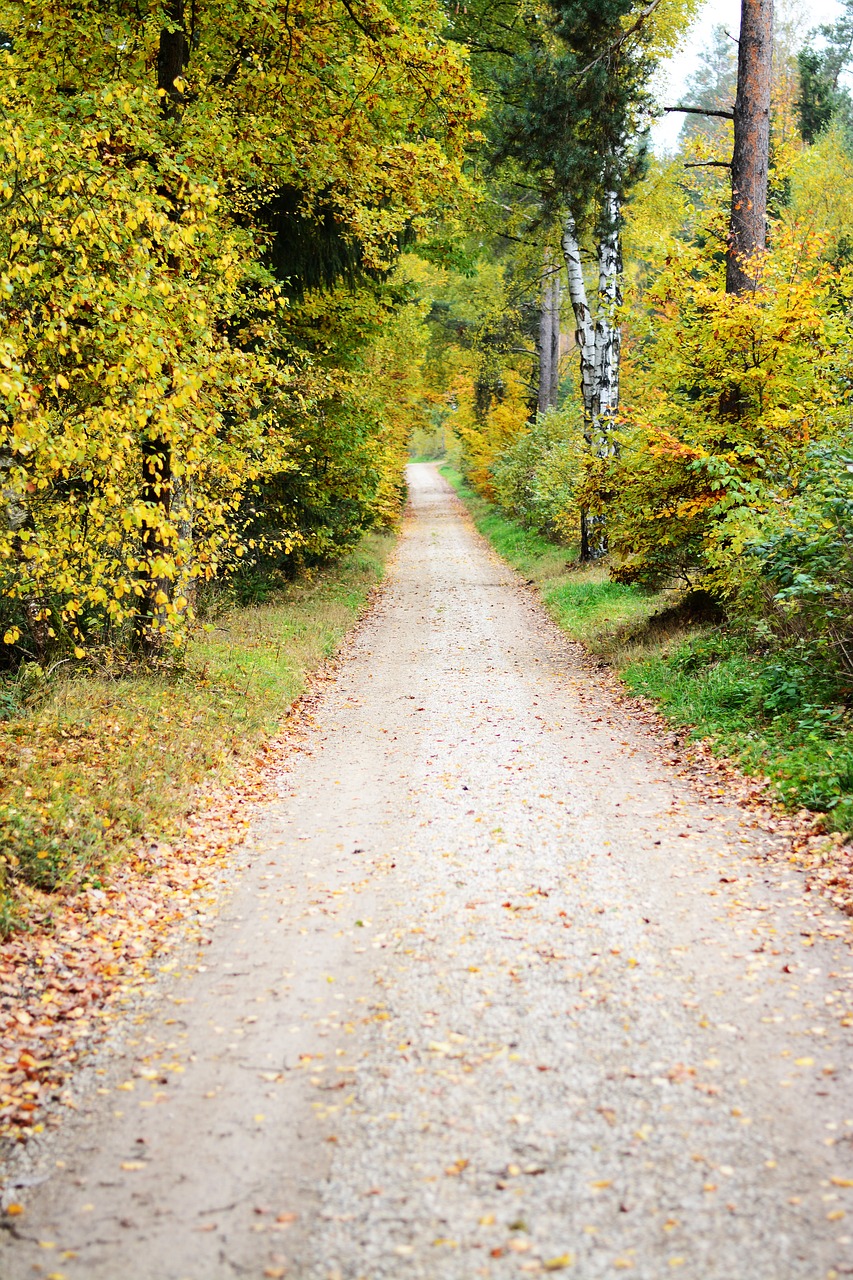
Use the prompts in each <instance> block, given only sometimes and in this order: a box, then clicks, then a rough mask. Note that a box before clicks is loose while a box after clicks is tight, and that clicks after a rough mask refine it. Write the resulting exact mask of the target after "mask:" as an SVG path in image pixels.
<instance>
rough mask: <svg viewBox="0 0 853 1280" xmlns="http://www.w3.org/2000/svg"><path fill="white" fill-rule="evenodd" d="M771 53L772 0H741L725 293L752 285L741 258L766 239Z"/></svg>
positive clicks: (762, 243) (747, 288)
mask: <svg viewBox="0 0 853 1280" xmlns="http://www.w3.org/2000/svg"><path fill="white" fill-rule="evenodd" d="M772 57H773V0H741V21H740V43H739V46H738V66H737V96H736V98H735V111H734V125H735V139H734V152H733V155H732V212H731V222H730V229H729V248H728V258H727V262H726V293H745V292H746V291H747V290H749V289H753V288H754V287H755V281H754V280H753V279H752V278H751V277H750V275H749V274H748V271H747V270H744V259H747V258H748V257H749V255H750V254H752V253H754V252H755V251H756V250H758V249H763V248H764V246H765V244H766V235H767V230H766V219H767V169H768V164H769V157H770V86H771V73H772Z"/></svg>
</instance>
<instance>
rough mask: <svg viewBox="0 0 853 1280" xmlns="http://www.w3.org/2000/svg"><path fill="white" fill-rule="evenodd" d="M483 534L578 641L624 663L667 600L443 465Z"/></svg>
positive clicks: (443, 471)
mask: <svg viewBox="0 0 853 1280" xmlns="http://www.w3.org/2000/svg"><path fill="white" fill-rule="evenodd" d="M441 473H442V475H443V476H445V477H446V479H448V480H449V481H450V483H451V484H452V485H453V487H454V489H455V490H456V492H457V493H458V494H459V496H460V498H461V499H462V501H463V502H464V503H465V505H466V506H467V508H468V510H469V511H470V513H471V515H472V517H473V519H474V523H475V525H476V526H477V528H478V529H479V531H480V533H482V534H483V535H484V537H486V538H488V540H489V541H490V542H491V544H492V546H493V547H494V548H495V550H496V551H497V552H498V554H499V555H500V556H502V557H503V559H504V560H506V561H507V562H508V563H509V564H511V565H512V567H513V568H514V569H517V570H518V572H519V573H521V574H523V575H524V577H525V578H527V580H528V581H529V582H533V583H535V584H536V586H537V587H538V588H539V590H540V591H541V592H542V598H543V600H544V601H545V605H546V607H547V608H548V610H549V612H550V613H551V614H552V615H553V617H554V618H555V619H556V621H557V622H558V623H559V624H560V626H561V627H562V628H563V630H564V631H566V632H567V633H568V634H569V635H570V636H571V637H572V639H573V640H580V641H581V642H582V643H583V644H585V645H586V646H587V648H589V649H590V650H591V651H592V652H593V653H595V654H596V656H598V657H601V658H605V659H606V660H607V661H610V662H613V663H614V664H617V665H618V664H620V663H621V662H622V660H624V658H625V655H626V654H629V653H631V654H632V653H633V652H634V649H635V647H636V643H637V642H636V641H635V640H634V638H633V637H634V634H635V632H636V631H638V630H639V631H641V630H642V627H643V625H644V624H645V623H646V622H647V621H648V619H649V618H650V617H652V615H653V614H655V613H656V612H658V611H659V610H660V609H661V608H662V607H663V606H664V605H665V604H666V602H667V597H666V595H665V593H660V594H658V595H649V594H648V593H646V592H642V591H639V590H638V589H637V588H636V587H631V586H625V585H623V584H622V583H619V582H611V581H610V578H609V576H608V572H607V569H606V568H605V567H604V566H602V565H591V566H590V567H588V568H583V567H580V566H578V565H577V564H576V563H575V559H576V552H575V551H573V550H570V549H568V548H566V547H560V546H557V545H556V544H555V543H553V542H551V541H550V540H549V539H548V538H544V537H543V536H542V535H541V534H539V533H536V532H535V531H533V530H531V529H525V528H524V527H523V526H522V525H520V524H518V523H517V522H516V521H515V520H511V519H509V517H507V516H505V515H503V514H502V513H501V512H500V511H499V510H498V509H497V507H494V506H492V504H491V503H489V502H486V501H485V500H484V499H483V498H481V497H480V496H479V495H478V494H476V493H475V492H474V490H473V489H471V488H470V486H469V485H467V484H466V483H465V481H464V480H463V478H462V476H461V475H460V474H459V472H458V471H454V470H453V468H452V467H442V468H441Z"/></svg>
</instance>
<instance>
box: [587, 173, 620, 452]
mask: <svg viewBox="0 0 853 1280" xmlns="http://www.w3.org/2000/svg"><path fill="white" fill-rule="evenodd" d="M619 212H620V210H619V198H618V196H617V195H616V194H615V193H613V192H610V193H608V195H607V200H606V209H605V213H606V219H607V221H606V228H605V231H604V234H603V235H602V237H601V241H600V243H599V246H598V310H597V315H596V322H595V357H594V362H595V396H594V400H593V415H592V416H593V422H594V424H595V426H596V427H597V428H598V431H599V432H603V433H605V435H606V432H607V429H608V425H609V423H610V422H612V419H613V416H614V414H615V413H616V410H617V408H618V405H619V357H620V355H621V349H622V330H621V328H620V325H619V307H620V305H621V303H622V262H621V257H622V254H621V237H620V234H619ZM602 447H603V449H604V451H605V452H610V449H609V447H608V446H607V445H606V443H605V442H604V440H602Z"/></svg>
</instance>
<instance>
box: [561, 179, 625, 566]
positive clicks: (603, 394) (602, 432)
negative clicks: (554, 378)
mask: <svg viewBox="0 0 853 1280" xmlns="http://www.w3.org/2000/svg"><path fill="white" fill-rule="evenodd" d="M619 214H620V209H619V200H618V197H617V196H616V195H615V194H611V195H608V197H607V209H606V223H605V227H604V230H603V233H602V237H601V241H600V243H599V246H598V306H597V313H596V320H595V322H594V323H593V319H592V314H591V312H590V309H589V301H588V299H587V292H586V282H585V280H584V278H583V267H582V263H581V256H580V245H579V244H578V239H577V231H576V228H575V222H574V219H573V218H572V217H571V215H570V214H569V215H567V217H566V220H565V223H564V224H563V254H564V256H565V259H566V271H567V273H568V278H569V297H570V299H571V303H572V310H573V312H574V316H575V325H576V330H575V337H576V340H577V344H578V351H579V353H580V372H581V400H582V402H583V415H584V437H585V439H586V444H587V448H588V449H589V451H590V453H591V454H595V455H597V456H599V457H604V456H607V455H608V454H610V453H612V451H613V445H612V442H611V441H610V440H609V438H608V426H609V424H610V423H611V422H612V419H613V415H614V414H615V412H616V409H617V406H618V403H619V359H620V355H621V349H622V331H621V329H620V327H619V323H618V321H619V316H618V311H619V307H620V305H621V302H622V253H621V236H620V232H619ZM580 525H581V528H580V533H581V548H580V558H581V560H582V561H587V560H594V559H596V558H597V557H598V556H600V555H603V554H604V553H605V552H606V550H607V536H606V530H605V525H604V519H603V517H602V516H601V515H598V514H594V513H592V512H590V511H588V510H586V508H581V519H580Z"/></svg>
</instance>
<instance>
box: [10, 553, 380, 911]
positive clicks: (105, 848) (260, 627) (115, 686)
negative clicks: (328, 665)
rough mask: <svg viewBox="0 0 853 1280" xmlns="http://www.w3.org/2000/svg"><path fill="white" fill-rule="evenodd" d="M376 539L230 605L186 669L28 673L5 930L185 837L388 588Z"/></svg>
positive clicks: (20, 698) (13, 724)
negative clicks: (140, 849) (208, 786)
mask: <svg viewBox="0 0 853 1280" xmlns="http://www.w3.org/2000/svg"><path fill="white" fill-rule="evenodd" d="M393 545H394V538H393V537H392V536H391V535H371V536H369V537H368V538H366V539H365V540H364V541H363V543H362V544H361V545H360V546H359V548H357V549H356V550H355V551H354V552H353V553H351V554H350V555H349V556H347V557H346V558H345V559H344V560H342V561H341V562H340V563H339V564H337V565H335V566H333V567H331V568H329V569H326V570H323V571H320V572H316V573H315V574H314V575H313V576H311V577H306V578H305V579H303V580H301V581H298V582H296V583H294V584H292V585H289V586H288V587H286V588H285V589H283V590H280V591H278V592H277V593H276V594H275V595H274V596H273V597H272V598H271V599H270V601H269V602H268V603H266V604H262V605H254V606H249V607H244V608H234V609H232V610H230V611H228V612H226V613H225V614H224V615H223V616H221V617H220V618H218V619H217V620H216V621H215V623H214V624H213V630H212V631H210V632H209V633H201V634H200V635H199V637H198V638H197V639H196V640H195V641H194V643H193V644H192V645H191V648H190V652H189V655H188V659H187V663H186V666H185V667H184V668H183V669H180V670H177V669H176V670H173V671H165V672H152V671H148V672H146V671H144V670H138V669H137V670H135V671H134V670H127V669H125V670H116V671H110V670H106V669H104V670H100V671H89V672H85V671H82V670H81V671H78V672H76V673H73V674H71V675H68V674H65V673H66V672H67V671H68V668H67V667H60V668H59V669H58V671H57V672H56V673H55V675H54V676H53V677H52V678H44V677H42V676H41V673H40V672H38V669H37V668H36V669H35V670H33V669H32V668H28V669H26V670H25V671H24V672H23V673H21V674H19V676H18V677H17V678H16V680H15V681H13V682H9V683H7V685H6V686H5V687H4V688H3V689H2V695H3V696H2V697H0V707H2V708H4V709H5V712H6V715H7V719H6V720H5V722H3V723H0V849H2V853H0V933H2V932H6V931H8V929H9V928H10V927H12V925H13V924H14V923H15V921H16V919H17V918H18V917H19V916H20V914H21V909H22V906H23V905H24V903H25V900H26V898H27V895H28V894H31V893H32V892H33V891H35V892H36V893H50V894H52V893H56V892H61V891H67V890H71V889H73V888H74V887H75V886H78V885H80V884H83V883H94V884H97V883H98V882H99V881H100V880H101V879H102V878H103V877H105V876H106V875H108V873H109V869H110V867H111V866H112V865H114V864H115V862H116V861H117V860H118V859H120V858H121V857H122V856H123V855H124V854H126V853H127V852H128V850H129V849H131V848H132V847H133V845H134V843H135V842H136V841H137V840H138V839H139V838H140V837H142V836H145V837H146V838H151V837H156V836H167V837H168V836H172V835H174V834H175V833H176V832H178V831H179V830H180V829H181V824H182V823H183V821H184V819H185V817H186V815H187V813H188V812H189V811H190V810H191V808H192V806H193V800H194V796H195V795H196V794H197V788H198V786H199V784H200V783H202V782H203V781H204V780H205V779H207V778H209V777H210V776H211V775H212V774H215V775H216V776H217V778H219V779H222V780H225V779H227V778H228V777H229V776H233V774H234V772H235V770H237V769H238V768H239V765H240V762H241V760H243V759H245V758H246V757H247V755H250V754H251V753H252V752H253V751H254V750H255V749H256V748H257V746H258V745H259V744H260V743H261V742H262V741H263V740H264V739H265V738H266V737H268V736H269V735H271V734H273V733H274V732H275V731H276V729H277V728H278V727H279V725H280V724H281V722H282V720H283V718H284V716H285V715H286V714H287V712H288V710H289V708H290V707H291V706H292V704H293V702H294V701H295V699H296V698H297V697H298V696H299V695H300V693H302V692H303V690H304V689H305V687H306V684H307V680H308V676H309V674H310V672H311V671H312V670H315V669H316V668H317V667H318V666H319V665H321V663H322V662H323V660H324V659H325V658H327V657H328V656H329V655H330V654H332V653H333V652H334V651H335V649H336V647H337V646H338V644H339V643H340V641H341V639H342V637H343V636H344V634H345V633H346V631H347V630H348V629H349V628H350V626H351V625H352V624H353V622H354V621H355V619H356V618H357V617H358V615H359V613H360V612H361V611H362V609H363V608H364V606H365V603H366V601H367V598H368V595H369V592H370V590H371V588H372V587H373V586H374V585H375V584H376V583H377V582H378V581H379V580H380V578H381V577H382V574H383V570H384V564H385V561H386V559H387V557H388V555H389V553H390V550H391V548H392V547H393Z"/></svg>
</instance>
